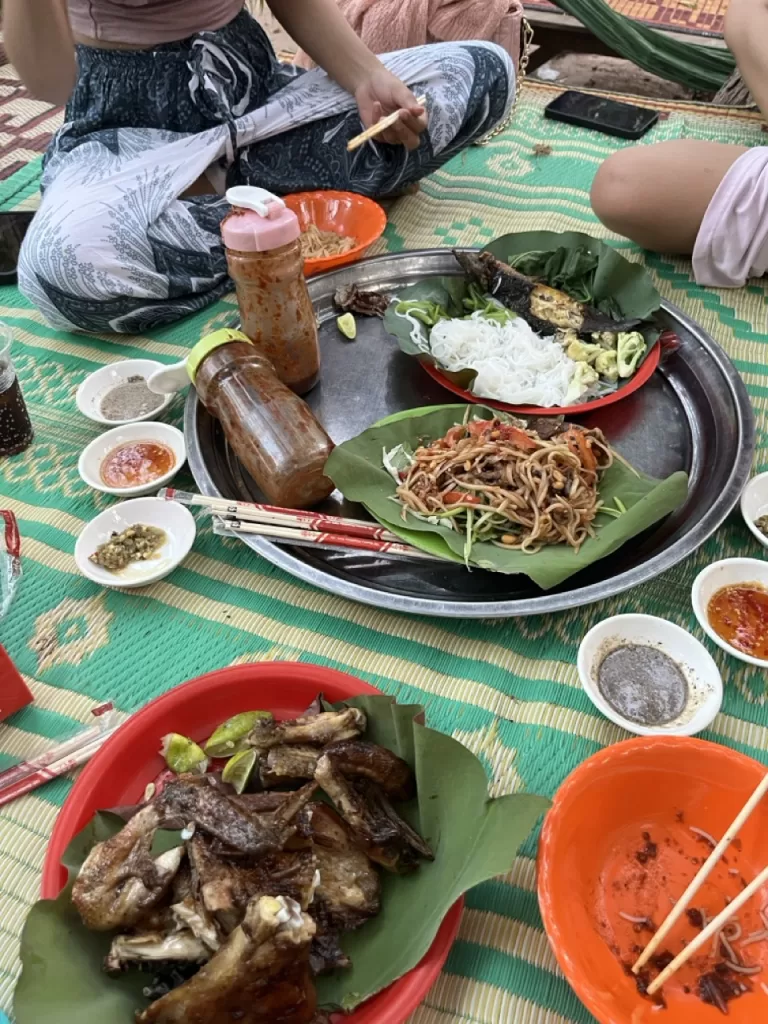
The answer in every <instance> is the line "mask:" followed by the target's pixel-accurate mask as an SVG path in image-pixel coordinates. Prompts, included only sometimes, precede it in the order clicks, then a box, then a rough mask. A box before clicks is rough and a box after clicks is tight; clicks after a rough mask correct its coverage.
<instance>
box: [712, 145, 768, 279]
mask: <svg viewBox="0 0 768 1024" xmlns="http://www.w3.org/2000/svg"><path fill="white" fill-rule="evenodd" d="M766 272H768V146H757V147H756V148H755V149H750V150H748V151H747V152H746V153H743V154H742V155H741V156H740V157H739V159H738V160H737V161H736V163H735V164H734V165H733V166H732V167H731V169H730V170H729V171H728V173H727V174H726V176H725V177H724V178H723V180H722V181H721V182H720V185H719V187H718V189H717V192H715V194H714V196H713V197H712V201H711V202H710V204H709V206H708V207H707V212H706V213H705V214H704V219H703V221H702V222H701V227H700V228H699V234H698V236H697V238H696V245H695V246H694V250H693V274H694V277H695V278H696V282H697V284H702V285H708V286H710V287H713V288H742V287H743V286H744V285H745V284H746V282H747V280H748V279H749V278H750V277H762V276H763V275H764V274H765V273H766Z"/></svg>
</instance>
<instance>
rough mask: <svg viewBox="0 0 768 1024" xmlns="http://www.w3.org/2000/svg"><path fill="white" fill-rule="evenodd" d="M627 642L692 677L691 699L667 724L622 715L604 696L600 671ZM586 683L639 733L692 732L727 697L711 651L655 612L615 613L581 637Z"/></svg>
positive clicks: (599, 704)
mask: <svg viewBox="0 0 768 1024" xmlns="http://www.w3.org/2000/svg"><path fill="white" fill-rule="evenodd" d="M625 644H639V645H642V646H646V647H653V648H655V649H656V650H659V651H662V652H663V653H664V654H666V655H668V656H669V657H670V658H672V660H673V661H674V662H675V663H676V664H677V665H678V667H679V668H680V670H681V672H682V673H683V675H684V676H685V678H686V680H687V682H688V692H689V698H688V703H687V704H686V706H685V708H684V709H683V711H682V713H681V714H680V716H679V717H678V718H676V719H674V720H673V721H672V722H668V723H667V724H666V725H653V726H645V725H640V724H638V723H637V722H631V721H630V720H629V719H628V718H625V717H624V716H623V715H620V714H619V713H618V712H617V711H615V710H614V709H613V708H612V707H611V705H610V704H609V703H608V702H607V701H606V700H605V698H604V697H603V695H602V694H601V693H600V690H599V688H598V685H597V674H598V670H599V668H600V665H601V664H602V662H603V659H604V658H605V657H606V655H608V654H610V652H611V651H613V650H615V649H616V648H617V647H622V646H623V645H625ZM577 664H578V669H579V678H580V679H581V685H582V686H583V687H584V689H585V691H586V693H587V696H588V697H589V699H590V700H591V701H592V703H593V704H594V705H595V707H596V708H597V710H598V711H600V712H601V713H602V714H604V715H605V717H606V718H610V720H611V721H612V722H615V723H616V725H620V726H621V727H622V729H626V730H627V731H628V732H634V733H636V734H637V735H638V736H693V735H694V733H697V732H701V730H702V729H706V728H707V726H708V725H710V724H711V722H712V720H713V719H714V717H715V715H716V714H717V713H718V711H719V710H720V705H721V704H722V702H723V680H722V677H721V675H720V672H719V670H718V667H717V665H716V664H715V662H714V659H713V658H712V655H711V654H710V653H709V651H708V650H707V649H706V647H704V645H703V644H701V643H700V642H699V641H698V640H697V639H696V638H695V637H694V636H692V635H691V634H690V633H689V632H687V630H685V629H681V628H680V626H676V625H675V624H674V622H669V621H668V620H667V619H659V618H657V617H656V616H655V615H614V616H613V617H612V618H610V619H604V620H603V621H602V622H598V624H597V625H596V626H594V627H593V628H592V629H590V631H589V632H588V633H587V635H586V636H585V637H584V639H583V640H582V641H581V646H580V647H579V656H578V662H577Z"/></svg>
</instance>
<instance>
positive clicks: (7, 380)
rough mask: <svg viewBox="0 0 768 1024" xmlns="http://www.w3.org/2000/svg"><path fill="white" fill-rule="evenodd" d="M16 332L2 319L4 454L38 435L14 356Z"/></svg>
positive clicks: (0, 435)
mask: <svg viewBox="0 0 768 1024" xmlns="http://www.w3.org/2000/svg"><path fill="white" fill-rule="evenodd" d="M12 341H13V335H12V334H11V329H10V327H8V325H7V324H4V323H3V322H2V321H0V456H3V455H18V453H19V452H23V451H24V450H25V449H26V448H29V446H30V445H31V444H32V438H33V436H34V433H33V430H32V423H31V421H30V419H29V413H28V412H27V405H26V402H25V401H24V396H23V395H22V393H21V385H20V384H19V378H18V376H17V374H16V369H15V367H14V365H13V360H12V359H11V342H12Z"/></svg>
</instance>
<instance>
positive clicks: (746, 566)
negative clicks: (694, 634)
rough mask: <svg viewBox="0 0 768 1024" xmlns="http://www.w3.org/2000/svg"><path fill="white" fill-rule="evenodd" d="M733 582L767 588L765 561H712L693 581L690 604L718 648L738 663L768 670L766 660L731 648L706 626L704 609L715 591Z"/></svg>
mask: <svg viewBox="0 0 768 1024" xmlns="http://www.w3.org/2000/svg"><path fill="white" fill-rule="evenodd" d="M734 583H760V584H761V585H762V586H764V587H765V588H766V589H768V562H763V561H762V560H761V559H759V558H724V559H723V560H722V561H720V562H713V563H712V565H708V566H707V568H706V569H702V571H701V572H700V573H699V575H698V576H697V577H696V579H695V580H694V581H693V587H692V589H691V602H692V604H693V610H694V612H695V614H696V618H697V619H698V620H699V625H700V626H701V628H702V629H703V630H704V632H705V633H706V634H707V636H708V637H709V638H710V640H714V642H715V643H716V644H717V646H718V647H722V649H723V650H724V651H727V652H728V654H732V655H733V657H734V658H738V659H739V660H740V661H746V662H747V663H748V664H749V665H758V666H759V667H760V668H768V661H765V660H764V659H762V658H753V657H752V655H751V654H745V653H744V652H743V651H739V650H737V648H735V647H731V645H730V644H729V643H726V641H725V640H723V638H722V637H721V636H719V635H718V634H717V633H716V632H715V631H714V629H712V627H711V626H710V624H709V616H708V615H707V607H708V605H709V602H710V601H711V600H712V598H713V597H714V596H715V594H716V593H717V591H718V590H722V588H723V587H730V586H732V585H733V584H734Z"/></svg>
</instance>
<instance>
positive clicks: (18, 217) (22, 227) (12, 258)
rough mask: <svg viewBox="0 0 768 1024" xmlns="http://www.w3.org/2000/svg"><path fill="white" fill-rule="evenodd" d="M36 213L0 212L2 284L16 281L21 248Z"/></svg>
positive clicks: (0, 269) (0, 279)
mask: <svg viewBox="0 0 768 1024" xmlns="http://www.w3.org/2000/svg"><path fill="white" fill-rule="evenodd" d="M33 217H34V213H27V212H25V211H19V212H18V213H0V285H3V284H15V283H16V267H17V265H18V262H19V250H20V249H21V243H22V242H23V241H24V235H26V233H27V228H28V227H29V225H30V223H31V221H32V218H33Z"/></svg>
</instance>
